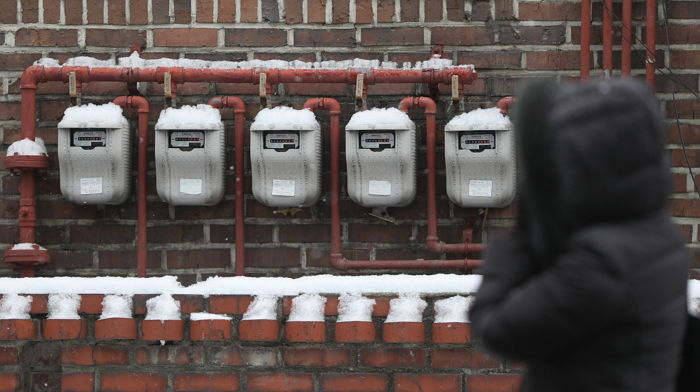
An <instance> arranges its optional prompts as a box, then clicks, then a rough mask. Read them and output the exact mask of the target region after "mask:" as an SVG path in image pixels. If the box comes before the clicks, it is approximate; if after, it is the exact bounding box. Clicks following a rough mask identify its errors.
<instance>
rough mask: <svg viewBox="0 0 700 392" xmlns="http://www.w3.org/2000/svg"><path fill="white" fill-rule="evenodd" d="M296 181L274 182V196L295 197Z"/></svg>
mask: <svg viewBox="0 0 700 392" xmlns="http://www.w3.org/2000/svg"><path fill="white" fill-rule="evenodd" d="M294 194H295V193H294V180H272V196H294Z"/></svg>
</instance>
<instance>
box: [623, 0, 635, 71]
mask: <svg viewBox="0 0 700 392" xmlns="http://www.w3.org/2000/svg"><path fill="white" fill-rule="evenodd" d="M633 28H634V27H633V26H632V0H622V54H621V65H622V76H630V75H631V74H632V40H633V35H632V30H633Z"/></svg>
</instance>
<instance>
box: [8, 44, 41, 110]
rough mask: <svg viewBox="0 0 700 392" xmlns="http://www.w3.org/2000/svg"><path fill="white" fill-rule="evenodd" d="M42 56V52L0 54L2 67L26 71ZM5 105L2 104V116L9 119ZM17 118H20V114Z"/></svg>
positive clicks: (9, 69)
mask: <svg viewBox="0 0 700 392" xmlns="http://www.w3.org/2000/svg"><path fill="white" fill-rule="evenodd" d="M40 58H41V54H38V53H21V54H20V53H11V54H4V53H3V54H0V69H4V70H6V71H24V69H25V68H27V67H29V66H30V65H32V64H33V63H34V61H36V60H38V59H40ZM3 105H15V103H3ZM3 105H0V118H4V119H7V118H5V117H4V115H5V113H4V112H3ZM17 105H19V104H17ZM16 119H19V116H18V117H17V118H16Z"/></svg>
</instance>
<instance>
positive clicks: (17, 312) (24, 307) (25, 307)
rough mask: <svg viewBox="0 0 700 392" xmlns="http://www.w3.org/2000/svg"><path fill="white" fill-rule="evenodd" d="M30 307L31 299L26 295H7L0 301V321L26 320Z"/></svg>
mask: <svg viewBox="0 0 700 392" xmlns="http://www.w3.org/2000/svg"><path fill="white" fill-rule="evenodd" d="M31 306H32V297H31V296H26V295H17V294H8V295H5V296H3V297H2V299H0V320H3V319H5V320H6V319H12V320H26V319H29V318H30V317H29V309H31Z"/></svg>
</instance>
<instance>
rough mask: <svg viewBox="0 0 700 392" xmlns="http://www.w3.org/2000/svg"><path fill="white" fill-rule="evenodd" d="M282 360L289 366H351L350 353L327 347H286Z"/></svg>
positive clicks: (345, 350)
mask: <svg viewBox="0 0 700 392" xmlns="http://www.w3.org/2000/svg"><path fill="white" fill-rule="evenodd" d="M282 359H283V361H284V363H285V365H287V366H319V367H320V366H323V367H338V366H349V365H350V351H349V350H347V349H333V348H327V347H285V348H283V351H282Z"/></svg>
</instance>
